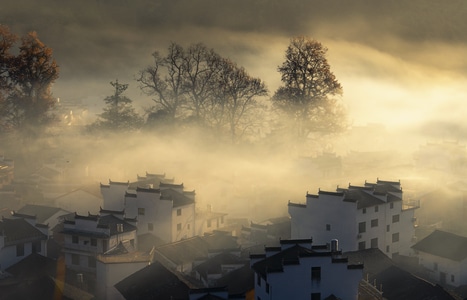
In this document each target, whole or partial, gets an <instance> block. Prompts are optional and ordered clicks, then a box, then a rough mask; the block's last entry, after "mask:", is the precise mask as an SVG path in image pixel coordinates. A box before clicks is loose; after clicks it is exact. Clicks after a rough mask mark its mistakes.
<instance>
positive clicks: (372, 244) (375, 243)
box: [370, 238, 378, 248]
mask: <svg viewBox="0 0 467 300" xmlns="http://www.w3.org/2000/svg"><path fill="white" fill-rule="evenodd" d="M370 247H371V248H378V238H374V239H371V241H370Z"/></svg>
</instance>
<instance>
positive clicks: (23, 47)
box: [0, 26, 59, 133]
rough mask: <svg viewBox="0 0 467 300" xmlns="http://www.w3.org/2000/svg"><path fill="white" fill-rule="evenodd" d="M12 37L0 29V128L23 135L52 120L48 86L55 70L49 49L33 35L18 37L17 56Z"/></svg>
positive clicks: (52, 81)
mask: <svg viewBox="0 0 467 300" xmlns="http://www.w3.org/2000/svg"><path fill="white" fill-rule="evenodd" d="M16 40H17V37H16V35H14V34H12V33H11V32H10V31H9V29H8V27H6V26H0V47H1V48H0V89H1V91H0V93H1V95H0V101H1V107H0V120H1V127H2V128H3V129H4V130H5V129H16V130H21V131H23V132H29V133H32V132H37V130H38V129H39V128H41V127H42V126H43V125H46V124H48V123H50V121H51V120H53V114H52V113H51V109H52V108H53V107H54V106H55V104H56V100H55V99H54V98H53V97H52V91H51V87H52V84H53V83H54V82H55V80H56V79H57V78H58V76H59V69H58V65H57V63H56V61H55V60H54V59H53V57H52V49H51V48H49V47H47V46H46V45H44V43H42V42H41V41H40V40H39V38H38V36H37V34H36V33H35V32H30V33H28V34H27V35H25V36H23V37H22V38H21V44H20V46H19V49H18V50H19V51H18V54H17V55H13V54H11V52H10V49H11V48H13V46H14V43H15V41H16Z"/></svg>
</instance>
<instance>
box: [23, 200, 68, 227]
mask: <svg viewBox="0 0 467 300" xmlns="http://www.w3.org/2000/svg"><path fill="white" fill-rule="evenodd" d="M61 210H62V209H61V208H59V207H52V206H44V205H36V204H26V205H25V206H23V207H22V208H20V209H19V210H18V211H17V213H20V214H25V215H30V216H36V220H37V223H44V222H45V221H46V220H47V219H49V218H50V217H52V216H53V215H55V214H56V213H58V212H59V211H61ZM62 211H63V212H64V214H67V213H70V212H67V211H65V210H62Z"/></svg>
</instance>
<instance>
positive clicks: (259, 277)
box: [256, 274, 261, 286]
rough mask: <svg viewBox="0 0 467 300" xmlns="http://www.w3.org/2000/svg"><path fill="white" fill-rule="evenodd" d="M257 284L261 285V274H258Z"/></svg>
mask: <svg viewBox="0 0 467 300" xmlns="http://www.w3.org/2000/svg"><path fill="white" fill-rule="evenodd" d="M256 284H257V285H258V286H261V276H260V275H259V274H256Z"/></svg>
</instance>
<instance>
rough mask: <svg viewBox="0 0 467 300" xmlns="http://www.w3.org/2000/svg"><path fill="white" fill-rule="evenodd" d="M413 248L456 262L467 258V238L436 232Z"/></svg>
mask: <svg viewBox="0 0 467 300" xmlns="http://www.w3.org/2000/svg"><path fill="white" fill-rule="evenodd" d="M412 248H413V249H415V250H418V251H421V252H425V253H429V254H432V255H436V256H440V257H444V258H448V259H451V260H454V261H461V260H464V259H465V258H466V257H467V237H463V236H460V235H456V234H453V233H449V232H445V231H440V230H435V231H433V232H432V233H431V234H430V235H428V236H427V237H425V238H424V239H422V240H421V241H419V242H418V243H416V244H415V245H413V246H412Z"/></svg>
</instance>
